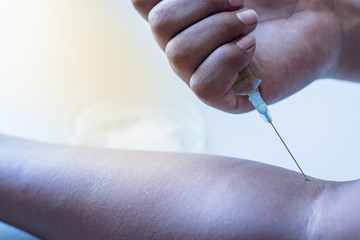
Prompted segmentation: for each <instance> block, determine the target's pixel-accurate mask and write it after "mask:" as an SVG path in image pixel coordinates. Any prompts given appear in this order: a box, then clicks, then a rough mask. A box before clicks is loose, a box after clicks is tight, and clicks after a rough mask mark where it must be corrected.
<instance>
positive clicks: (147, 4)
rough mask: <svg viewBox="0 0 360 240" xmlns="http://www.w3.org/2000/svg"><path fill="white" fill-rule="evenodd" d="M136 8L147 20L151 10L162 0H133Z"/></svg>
mask: <svg viewBox="0 0 360 240" xmlns="http://www.w3.org/2000/svg"><path fill="white" fill-rule="evenodd" d="M131 1H132V4H133V5H134V7H135V9H136V10H137V11H138V12H139V13H140V14H141V16H143V17H144V18H145V19H146V20H147V19H148V15H149V12H150V10H151V9H152V8H153V7H154V6H156V4H158V3H159V2H161V0H131Z"/></svg>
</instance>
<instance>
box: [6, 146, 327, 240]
mask: <svg viewBox="0 0 360 240" xmlns="http://www.w3.org/2000/svg"><path fill="white" fill-rule="evenodd" d="M3 142H5V143H4V144H2V145H1V146H0V220H3V221H5V222H8V223H10V224H12V225H15V226H17V227H20V228H22V229H24V230H26V231H28V232H30V233H33V234H35V235H37V236H40V237H42V238H45V239H118V238H121V239H144V238H146V239H194V238H195V239H233V238H236V239H258V238H265V237H266V239H306V238H307V237H308V234H309V232H308V230H309V222H311V219H312V213H313V203H314V201H315V200H316V199H317V198H318V196H319V195H322V192H323V189H324V186H326V185H329V184H330V185H333V184H332V183H326V182H323V181H319V180H312V181H310V182H306V181H304V180H303V178H302V177H301V175H300V174H297V173H294V172H291V171H287V170H284V169H280V168H276V167H271V166H268V165H264V164H259V163H255V162H248V161H241V160H236V159H230V158H224V157H216V156H212V157H211V156H204V155H189V154H170V153H167V154H166V153H140V152H124V151H110V150H100V149H89V148H74V147H65V146H55V145H48V144H40V143H34V142H27V141H22V140H14V139H10V140H5V141H3Z"/></svg>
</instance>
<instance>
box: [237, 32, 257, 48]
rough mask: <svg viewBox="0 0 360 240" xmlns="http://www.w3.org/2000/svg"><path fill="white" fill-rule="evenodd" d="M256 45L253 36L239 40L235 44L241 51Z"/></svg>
mask: <svg viewBox="0 0 360 240" xmlns="http://www.w3.org/2000/svg"><path fill="white" fill-rule="evenodd" d="M255 43H256V40H255V37H254V36H251V35H250V36H246V37H243V38H242V39H240V40H239V41H238V42H237V43H236V44H237V45H238V46H239V47H240V48H241V49H242V50H248V49H249V48H251V47H252V46H254V45H255Z"/></svg>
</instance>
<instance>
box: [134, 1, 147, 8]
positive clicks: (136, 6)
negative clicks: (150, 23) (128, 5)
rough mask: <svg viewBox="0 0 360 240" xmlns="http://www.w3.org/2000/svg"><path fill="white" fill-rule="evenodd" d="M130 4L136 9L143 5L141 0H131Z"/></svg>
mask: <svg viewBox="0 0 360 240" xmlns="http://www.w3.org/2000/svg"><path fill="white" fill-rule="evenodd" d="M131 2H132V4H133V5H134V7H135V8H136V9H141V8H142V6H143V2H144V1H143V0H131Z"/></svg>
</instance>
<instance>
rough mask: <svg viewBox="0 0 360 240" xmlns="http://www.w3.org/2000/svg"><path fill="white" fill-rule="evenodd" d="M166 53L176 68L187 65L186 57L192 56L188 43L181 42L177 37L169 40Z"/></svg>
mask: <svg viewBox="0 0 360 240" xmlns="http://www.w3.org/2000/svg"><path fill="white" fill-rule="evenodd" d="M165 53H166V56H167V58H168V59H169V62H170V63H171V65H172V66H173V67H174V68H184V67H185V66H186V65H187V60H186V59H189V58H190V53H189V50H188V47H187V45H186V44H185V43H180V42H179V41H177V40H175V39H172V40H170V41H169V42H168V44H167V45H166V48H165Z"/></svg>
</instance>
